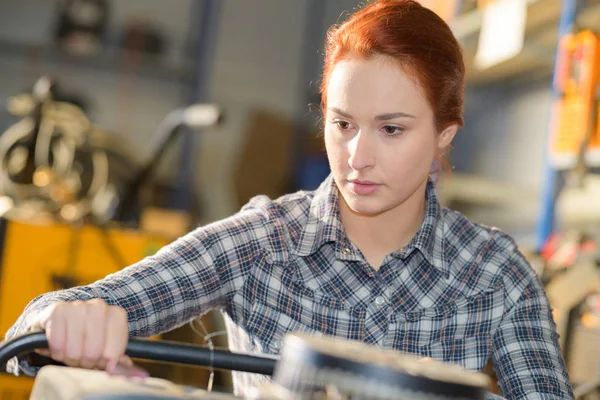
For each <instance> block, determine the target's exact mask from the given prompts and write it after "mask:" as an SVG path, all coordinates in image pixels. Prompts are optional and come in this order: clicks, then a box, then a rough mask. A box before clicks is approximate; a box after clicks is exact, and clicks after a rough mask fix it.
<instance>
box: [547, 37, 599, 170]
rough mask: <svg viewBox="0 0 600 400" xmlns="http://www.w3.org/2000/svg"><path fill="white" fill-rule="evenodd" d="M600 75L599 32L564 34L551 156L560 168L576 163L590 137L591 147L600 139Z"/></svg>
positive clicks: (571, 166) (554, 163)
mask: <svg viewBox="0 0 600 400" xmlns="http://www.w3.org/2000/svg"><path fill="white" fill-rule="evenodd" d="M599 75H600V40H599V38H598V36H597V35H596V34H595V33H594V32H591V31H589V30H584V31H581V32H578V33H576V34H569V35H566V36H564V37H563V38H562V39H561V41H560V44H559V55H558V60H557V70H556V75H555V82H554V85H555V88H556V89H557V90H558V91H559V92H561V93H562V96H561V97H560V98H559V99H558V100H557V102H556V103H555V104H554V109H553V112H552V115H553V118H554V119H555V120H554V121H553V123H552V140H551V145H550V146H551V148H550V154H551V160H552V163H553V165H554V167H555V168H556V169H559V170H567V169H572V168H574V167H576V166H577V165H578V163H579V160H580V155H581V154H582V153H583V150H584V149H585V147H587V144H588V141H590V138H592V137H593V138H594V139H593V140H592V142H591V143H590V145H591V146H592V147H590V148H589V149H590V150H593V148H594V147H593V146H594V145H595V144H596V141H597V140H598V139H597V133H596V123H595V121H596V117H597V112H598V110H597V107H596V92H597V87H598V82H599ZM596 146H597V144H596ZM590 154H591V153H590Z"/></svg>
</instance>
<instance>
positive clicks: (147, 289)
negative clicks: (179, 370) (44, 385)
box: [5, 205, 268, 375]
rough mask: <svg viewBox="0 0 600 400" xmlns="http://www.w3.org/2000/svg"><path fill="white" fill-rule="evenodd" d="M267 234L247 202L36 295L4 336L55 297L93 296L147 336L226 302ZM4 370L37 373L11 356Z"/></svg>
mask: <svg viewBox="0 0 600 400" xmlns="http://www.w3.org/2000/svg"><path fill="white" fill-rule="evenodd" d="M267 237H268V234H267V224H266V218H265V213H264V212H263V211H262V210H260V208H256V207H252V206H251V205H248V206H246V207H244V208H243V209H242V210H241V211H240V212H239V213H237V214H235V215H234V216H232V217H230V218H227V219H224V220H221V221H218V222H215V223H213V224H210V225H207V226H205V227H201V228H197V229H196V230H194V231H192V232H190V233H188V234H186V235H185V236H182V237H181V238H179V239H177V240H175V241H174V242H172V243H171V244H169V245H167V246H165V247H163V248H162V249H161V250H159V251H158V252H157V253H156V254H155V255H153V256H151V257H146V258H145V259H143V260H141V261H139V262H137V263H136V264H133V265H131V266H129V267H127V268H125V269H123V270H121V271H119V272H117V273H114V274H111V275H108V276H107V277H105V278H104V279H101V280H99V281H96V282H94V283H92V284H90V285H86V286H79V287H74V288H70V289H66V290H60V291H55V292H50V293H46V294H43V295H40V296H38V297H36V298H35V299H33V300H32V301H31V302H30V303H29V304H28V305H27V306H26V308H25V310H24V311H23V313H22V314H21V316H20V317H19V318H18V320H17V321H16V322H15V323H14V325H13V326H12V327H11V328H10V329H9V330H8V332H7V334H6V336H5V338H6V339H10V338H13V337H15V336H18V335H21V334H24V333H26V332H28V331H29V330H30V329H31V328H32V325H33V323H34V321H35V319H36V317H37V316H38V315H39V314H40V313H41V312H42V311H43V310H44V309H46V308H47V307H48V306H49V305H50V304H52V303H54V302H72V301H76V300H83V301H85V300H90V299H93V298H102V299H104V300H105V301H106V302H107V303H108V304H111V305H117V306H120V307H122V308H124V309H125V310H126V311H127V316H128V322H129V333H130V335H131V336H138V337H149V336H152V335H156V334H159V333H162V332H166V331H169V330H172V329H174V328H176V327H178V326H181V325H183V324H185V323H186V322H189V321H190V320H192V319H194V318H197V317H199V316H201V315H202V314H204V313H206V312H208V311H209V310H211V309H214V308H218V307H225V306H227V304H228V303H229V301H230V300H231V298H232V297H233V295H234V294H235V293H236V291H237V290H238V289H239V288H240V287H241V286H242V284H243V282H244V280H245V278H246V276H247V273H248V271H249V270H250V268H251V266H252V263H253V259H254V257H255V255H256V254H258V253H260V251H261V249H263V248H264V245H265V243H266V240H267V239H265V238H267ZM7 371H8V372H10V373H13V374H15V375H19V373H20V372H23V373H25V374H26V375H34V374H35V373H36V372H37V370H36V369H35V368H32V367H31V366H30V365H28V364H27V362H26V360H25V357H19V358H18V359H17V358H16V357H15V358H13V359H12V360H10V362H9V363H8V365H7Z"/></svg>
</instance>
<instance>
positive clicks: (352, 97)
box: [7, 0, 573, 399]
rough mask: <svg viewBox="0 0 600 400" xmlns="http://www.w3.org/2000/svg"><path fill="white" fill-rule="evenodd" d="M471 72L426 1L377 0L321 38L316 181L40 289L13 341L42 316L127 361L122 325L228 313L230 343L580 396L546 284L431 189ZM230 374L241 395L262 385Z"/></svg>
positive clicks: (71, 338)
mask: <svg viewBox="0 0 600 400" xmlns="http://www.w3.org/2000/svg"><path fill="white" fill-rule="evenodd" d="M464 75H465V71H464V65H463V59H462V53H461V48H460V46H459V44H458V42H457V41H456V39H455V38H454V36H453V34H452V32H451V30H450V29H449V27H448V26H447V25H446V24H445V23H444V22H443V20H441V19H440V18H439V17H438V16H436V15H435V14H434V13H433V12H431V11H429V10H427V9H425V8H423V7H422V6H420V5H419V4H418V3H417V2H414V1H408V0H406V1H404V0H382V1H375V2H373V3H371V4H369V5H368V6H366V7H364V8H363V9H362V10H360V11H358V12H356V13H355V14H354V15H353V16H352V17H351V18H349V19H348V20H347V21H346V22H345V23H343V24H341V25H340V26H336V27H333V28H332V29H331V30H330V32H329V35H328V37H327V41H326V57H325V65H324V71H323V81H322V86H321V92H322V99H323V104H322V106H323V114H324V120H325V128H324V140H325V147H326V150H327V155H328V157H329V162H330V166H331V171H332V172H331V175H330V176H329V177H328V178H327V179H326V180H325V181H324V182H323V183H322V185H321V186H320V187H319V188H318V189H317V190H315V191H310V192H298V193H294V194H290V195H286V196H283V197H281V198H279V199H274V200H271V199H268V198H266V197H265V196H258V197H256V198H254V199H252V200H251V201H250V202H249V203H248V204H247V205H246V206H244V207H243V208H242V209H241V210H240V211H239V212H238V213H236V214H235V215H233V216H231V217H230V218H227V219H225V220H221V221H218V222H215V223H213V224H210V225H208V226H204V227H200V228H198V229H196V230H194V231H192V232H190V233H189V234H187V235H185V236H183V237H181V238H180V239H178V240H176V241H175V242H174V243H172V244H170V245H168V246H166V247H165V248H163V249H162V250H161V251H159V252H158V253H157V254H156V255H155V256H152V257H148V258H146V259H144V260H142V261H140V262H138V263H136V264H134V265H132V266H130V267H128V268H126V269H124V270H123V271H121V272H119V273H116V274H112V275H110V276H107V277H106V278H105V279H102V280H100V281H98V282H95V283H93V284H90V285H88V286H83V287H77V288H73V289H68V290H62V291H57V292H53V293H48V294H45V295H42V296H40V297H38V298H36V299H34V300H33V301H32V302H31V303H30V304H29V305H28V306H27V308H26V309H25V311H24V313H23V314H22V316H21V317H20V318H19V320H18V321H17V322H16V323H15V325H14V326H13V327H12V328H11V329H10V331H9V332H8V334H7V337H8V338H10V337H13V336H15V335H19V334H22V333H24V332H27V331H29V330H30V329H40V328H41V329H44V330H45V332H46V334H47V336H48V339H49V343H50V346H49V347H50V348H49V355H51V356H52V357H53V358H54V359H56V360H59V361H62V362H65V363H66V364H68V365H73V366H81V367H84V368H102V369H106V370H108V371H109V372H119V371H120V372H122V373H128V372H129V373H131V371H135V370H134V369H133V368H134V367H133V365H132V363H131V360H129V359H128V358H127V357H124V356H123V353H124V349H125V345H126V342H127V338H128V336H129V335H132V336H142V337H143V336H150V335H153V334H157V333H159V332H164V331H167V330H170V329H173V328H175V327H177V326H180V325H182V324H185V323H187V322H188V321H190V320H191V319H193V318H197V317H199V316H200V315H202V314H203V313H205V312H207V311H208V310H210V309H214V308H220V309H221V310H222V312H223V315H224V318H225V321H226V324H227V326H228V332H229V338H230V345H231V348H232V350H234V351H252V352H262V353H277V352H278V350H279V346H280V342H281V340H282V338H283V336H284V335H285V334H286V333H287V332H298V331H301V332H312V333H315V334H326V335H335V336H339V337H342V338H346V339H350V340H360V341H364V342H367V343H371V344H373V345H377V346H381V347H385V348H393V349H397V350H399V351H405V352H410V353H415V354H418V355H422V356H424V357H431V358H434V359H438V360H442V361H446V362H451V363H457V364H460V365H462V366H463V367H465V368H467V369H470V370H481V369H483V368H484V366H485V365H486V362H487V361H488V359H489V358H491V359H492V360H493V363H494V366H495V370H496V372H497V375H498V377H499V385H500V387H501V389H502V391H503V393H504V396H505V397H506V398H508V399H525V398H527V399H534V398H535V399H569V398H573V394H572V389H571V387H570V385H569V380H568V376H567V373H566V371H565V365H564V361H563V359H562V357H561V353H560V349H559V346H558V342H557V335H556V331H555V325H554V322H553V319H552V315H551V310H550V307H549V305H548V302H547V299H546V296H545V293H544V291H543V289H542V287H541V285H540V283H539V281H538V279H537V276H536V274H535V273H534V271H533V270H532V269H531V268H530V266H529V265H528V262H527V261H526V259H525V258H524V257H523V255H522V254H521V253H520V252H519V250H518V249H517V246H516V244H515V242H514V241H513V240H512V239H511V238H510V237H508V236H507V235H506V234H504V233H503V232H501V231H499V230H498V229H494V228H490V227H485V226H481V225H478V224H475V223H472V222H470V221H468V220H467V219H466V218H465V217H464V216H462V215H460V214H458V213H456V212H453V211H451V210H449V209H446V208H443V207H441V206H440V204H439V203H438V200H437V198H436V190H435V186H434V181H433V179H432V178H431V174H432V170H434V169H435V168H434V169H432V165H440V160H441V157H442V155H443V153H444V150H445V149H446V148H448V146H449V145H450V144H451V142H452V139H453V137H454V135H455V134H456V132H457V129H458V128H459V126H461V125H462V124H463V117H462V113H463V95H464V84H465V83H464V78H465V77H464ZM13 361H15V362H14V363H13V364H12V366H11V368H12V371H13V372H14V373H18V372H19V370H21V371H24V372H25V373H31V372H33V371H32V368H31V366H29V365H27V363H26V361H25V360H18V363H17V362H16V361H17V360H13ZM235 380H236V381H235V383H236V393H238V394H243V393H244V390H245V388H247V387H249V386H251V385H252V384H255V383H256V381H252V380H251V379H250V377H249V376H248V375H244V374H235ZM489 398H495V396H494V395H492V394H490V395H489Z"/></svg>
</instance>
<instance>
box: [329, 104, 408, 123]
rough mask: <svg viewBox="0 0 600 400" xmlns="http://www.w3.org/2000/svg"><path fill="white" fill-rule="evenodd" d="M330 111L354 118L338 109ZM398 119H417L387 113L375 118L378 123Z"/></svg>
mask: <svg viewBox="0 0 600 400" xmlns="http://www.w3.org/2000/svg"><path fill="white" fill-rule="evenodd" d="M329 110H331V111H333V112H335V113H337V114H340V115H342V116H344V117H346V118H352V117H351V116H350V115H349V114H347V113H345V112H343V111H342V110H340V109H339V108H337V107H330V108H329ZM396 118H416V117H415V116H414V115H411V114H407V113H403V112H396V113H386V114H381V115H378V116H376V117H375V119H376V120H378V121H387V120H390V119H396Z"/></svg>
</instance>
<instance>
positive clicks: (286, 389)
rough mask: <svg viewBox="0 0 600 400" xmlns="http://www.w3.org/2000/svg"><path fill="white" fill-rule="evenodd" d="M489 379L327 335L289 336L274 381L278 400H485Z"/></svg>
mask: <svg viewBox="0 0 600 400" xmlns="http://www.w3.org/2000/svg"><path fill="white" fill-rule="evenodd" d="M489 383H490V382H489V378H488V377H487V376H486V375H484V374H482V373H478V372H477V373H476V372H469V371H466V370H464V369H462V368H460V367H459V366H455V365H451V364H446V363H440V362H437V361H433V360H427V361H423V360H420V359H418V358H417V357H416V356H411V355H406V354H402V353H399V352H396V351H392V350H384V349H380V348H378V347H376V346H373V345H368V344H366V343H363V342H358V341H348V340H343V339H339V338H333V337H327V336H308V335H300V334H294V335H287V336H286V337H285V339H284V345H283V346H282V352H281V359H280V361H279V362H278V363H277V366H276V368H275V372H274V374H273V381H272V383H270V384H267V385H266V387H265V388H263V391H264V393H265V394H266V395H268V396H271V397H276V398H280V399H295V400H309V399H331V400H334V399H373V400H375V399H378V400H388V399H389V400H393V399H417V398H418V399H423V400H426V399H432V400H433V399H464V400H466V399H484V398H485V396H486V392H487V389H488V387H489Z"/></svg>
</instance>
